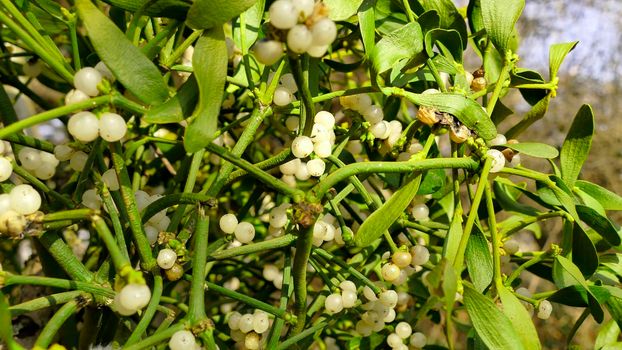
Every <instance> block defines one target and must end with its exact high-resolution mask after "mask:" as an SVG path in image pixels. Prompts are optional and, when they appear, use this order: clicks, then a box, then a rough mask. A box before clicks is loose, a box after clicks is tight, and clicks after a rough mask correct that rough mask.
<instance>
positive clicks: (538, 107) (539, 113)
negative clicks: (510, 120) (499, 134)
mask: <svg viewBox="0 0 622 350" xmlns="http://www.w3.org/2000/svg"><path fill="white" fill-rule="evenodd" d="M549 102H551V95H547V96H546V97H545V98H543V99H541V100H540V101H539V102H538V103H536V104H535V105H534V106H533V107H532V108H531V109H530V110H529V112H527V114H525V116H524V117H523V119H522V120H521V121H520V122H518V123H516V125H514V126H513V127H512V128H510V130H508V131H507V132H506V133H505V136H506V137H507V138H517V137H518V136H519V135H520V134H522V133H523V131H525V130H526V129H527V128H528V127H530V126H531V124H533V123H535V122H537V121H538V120H540V119H542V117H544V115H545V114H546V112H547V111H548V109H549Z"/></svg>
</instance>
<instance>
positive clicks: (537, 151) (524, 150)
mask: <svg viewBox="0 0 622 350" xmlns="http://www.w3.org/2000/svg"><path fill="white" fill-rule="evenodd" d="M503 147H507V148H511V149H513V150H515V151H518V152H519V153H521V154H524V155H527V156H531V157H536V158H547V159H553V158H557V156H559V151H557V148H555V147H553V146H549V145H547V144H546V143H538V142H520V143H508V144H505V145H503Z"/></svg>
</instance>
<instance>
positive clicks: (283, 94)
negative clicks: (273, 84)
mask: <svg viewBox="0 0 622 350" xmlns="http://www.w3.org/2000/svg"><path fill="white" fill-rule="evenodd" d="M292 99H293V96H292V93H291V92H290V91H289V90H287V88H284V87H282V86H279V87H278V88H276V90H274V97H273V98H272V102H274V104H275V105H277V106H287V105H288V104H290V103H291V102H292Z"/></svg>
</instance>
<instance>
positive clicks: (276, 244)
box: [209, 234, 296, 260]
mask: <svg viewBox="0 0 622 350" xmlns="http://www.w3.org/2000/svg"><path fill="white" fill-rule="evenodd" d="M295 241H296V236H295V235H292V234H286V235H284V236H281V237H277V238H272V239H269V240H266V241H262V242H257V243H251V244H246V245H242V246H239V247H235V248H231V249H225V250H221V251H217V252H215V253H213V254H211V255H210V256H209V259H210V260H222V259H228V258H232V257H235V256H240V255H248V254H252V253H257V252H264V251H268V250H273V249H279V248H284V247H289V246H290V245H291V244H292V243H294V242H295Z"/></svg>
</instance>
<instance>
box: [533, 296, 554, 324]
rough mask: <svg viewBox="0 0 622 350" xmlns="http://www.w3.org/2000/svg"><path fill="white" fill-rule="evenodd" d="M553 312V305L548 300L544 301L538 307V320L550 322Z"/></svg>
mask: <svg viewBox="0 0 622 350" xmlns="http://www.w3.org/2000/svg"><path fill="white" fill-rule="evenodd" d="M551 312H553V305H552V304H551V302H550V301H548V300H542V301H541V302H540V304H539V305H538V314H537V316H538V318H539V319H542V320H548V319H549V317H551Z"/></svg>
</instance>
